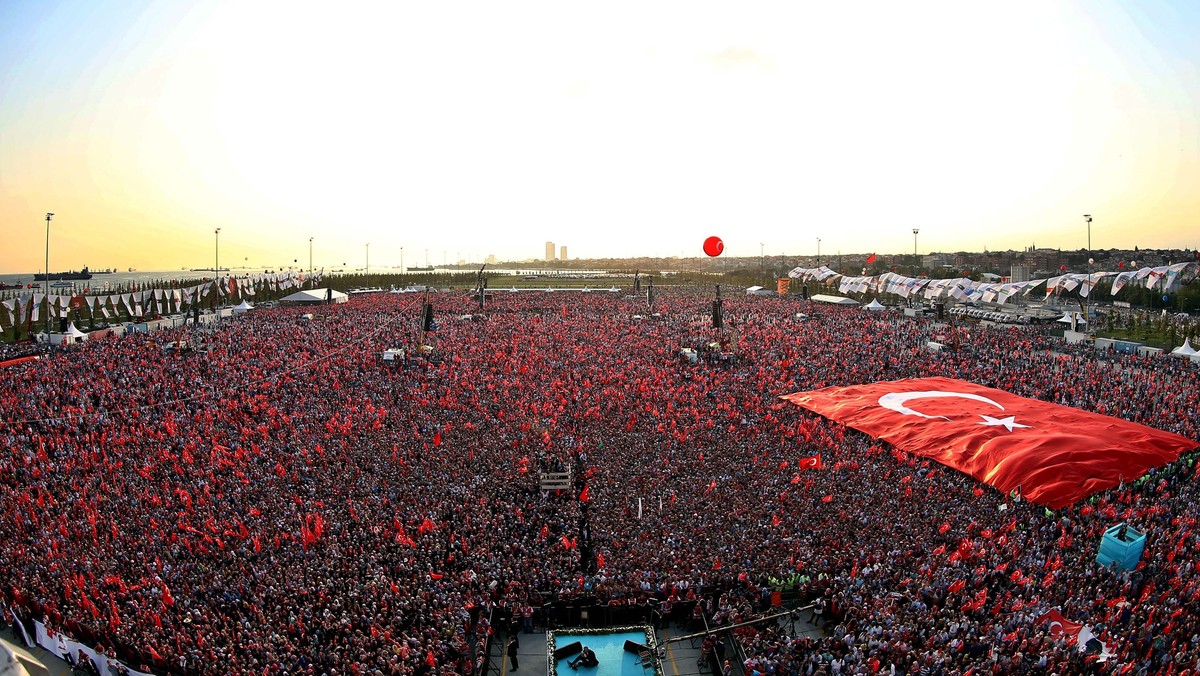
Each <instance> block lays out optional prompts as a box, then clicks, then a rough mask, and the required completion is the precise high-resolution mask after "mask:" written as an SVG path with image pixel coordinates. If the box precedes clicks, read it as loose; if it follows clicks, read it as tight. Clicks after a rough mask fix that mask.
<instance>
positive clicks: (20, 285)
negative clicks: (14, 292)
mask: <svg viewBox="0 0 1200 676" xmlns="http://www.w3.org/2000/svg"><path fill="white" fill-rule="evenodd" d="M23 288H25V282H15V283H13V284H6V283H4V282H0V289H23Z"/></svg>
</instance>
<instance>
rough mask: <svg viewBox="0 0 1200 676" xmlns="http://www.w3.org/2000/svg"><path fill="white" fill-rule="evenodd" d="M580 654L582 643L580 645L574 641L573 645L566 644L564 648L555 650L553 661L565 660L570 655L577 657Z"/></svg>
mask: <svg viewBox="0 0 1200 676" xmlns="http://www.w3.org/2000/svg"><path fill="white" fill-rule="evenodd" d="M581 652H583V644H582V643H580V642H579V641H576V642H574V643H568V644H566V645H565V646H563V647H561V648H556V649H555V650H554V659H555V660H561V659H565V658H567V657H570V656H572V655H578V654H579V653H581Z"/></svg>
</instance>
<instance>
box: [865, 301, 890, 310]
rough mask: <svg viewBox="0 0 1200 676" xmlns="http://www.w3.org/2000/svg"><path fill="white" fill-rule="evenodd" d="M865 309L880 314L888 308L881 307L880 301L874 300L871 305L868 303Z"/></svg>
mask: <svg viewBox="0 0 1200 676" xmlns="http://www.w3.org/2000/svg"><path fill="white" fill-rule="evenodd" d="M863 309H864V310H870V311H871V312H879V311H881V310H886V309H887V308H885V307H884V306H882V305H880V304H879V301H878V300H876V299H872V300H871V302H870V303H867V304H866V305H864V306H863Z"/></svg>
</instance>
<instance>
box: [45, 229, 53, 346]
mask: <svg viewBox="0 0 1200 676" xmlns="http://www.w3.org/2000/svg"><path fill="white" fill-rule="evenodd" d="M51 218H54V214H52V213H49V212H46V344H47V345H49V344H50V219H51Z"/></svg>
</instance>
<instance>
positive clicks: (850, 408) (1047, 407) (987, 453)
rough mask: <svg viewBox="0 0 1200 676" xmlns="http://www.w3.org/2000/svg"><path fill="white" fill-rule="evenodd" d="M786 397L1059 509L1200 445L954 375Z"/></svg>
mask: <svg viewBox="0 0 1200 676" xmlns="http://www.w3.org/2000/svg"><path fill="white" fill-rule="evenodd" d="M783 398H784V399H785V400H787V401H790V402H792V403H794V404H796V405H797V406H801V407H803V408H806V409H808V410H810V411H813V412H815V413H818V414H820V415H823V416H825V417H827V418H830V419H832V420H836V421H837V422H840V423H842V424H844V425H847V426H849V427H853V428H854V429H856V430H860V431H862V432H865V433H867V434H869V435H871V436H872V437H875V438H877V439H881V440H883V441H887V442H888V443H890V444H892V445H893V446H895V447H897V448H899V449H901V450H904V451H907V452H909V453H912V454H914V455H919V456H922V457H927V458H931V459H933V460H936V461H937V462H940V463H942V464H943V465H946V466H948V467H953V468H954V469H957V470H959V471H961V472H964V473H966V474H969V475H971V476H973V477H975V478H976V479H978V480H979V481H982V482H983V483H986V484H988V485H989V486H993V487H994V488H996V489H998V490H1000V491H1002V492H1004V493H1010V492H1011V491H1013V490H1020V491H1021V495H1022V496H1023V497H1025V498H1026V499H1028V500H1031V501H1033V502H1035V503H1038V504H1041V505H1045V506H1047V507H1051V508H1053V509H1060V508H1062V507H1065V506H1067V505H1070V504H1073V503H1075V502H1078V501H1079V500H1082V499H1083V498H1085V497H1087V496H1089V495H1091V494H1092V493H1095V492H1097V491H1101V490H1105V489H1107V488H1111V487H1113V486H1117V485H1118V484H1120V483H1121V482H1122V481H1130V480H1133V479H1136V478H1138V477H1140V476H1142V475H1143V474H1144V473H1145V472H1146V471H1147V470H1149V469H1150V468H1152V467H1160V466H1162V465H1165V464H1167V463H1170V462H1172V461H1174V460H1176V459H1177V458H1178V457H1179V454H1180V453H1183V452H1185V451H1190V450H1192V449H1194V448H1196V447H1197V446H1198V445H1200V444H1197V443H1196V442H1195V441H1192V440H1191V439H1186V438H1184V437H1181V436H1179V435H1176V434H1171V433H1169V432H1163V431H1161V430H1156V429H1153V428H1150V427H1146V426H1144V425H1139V424H1136V423H1131V422H1128V421H1125V420H1120V419H1118V418H1112V417H1109V416H1104V415H1099V414H1096V413H1090V412H1088V411H1083V410H1080V409H1077V408H1071V407H1068V406H1059V405H1058V404H1051V403H1048V402H1044V401H1038V400H1036V399H1028V398H1026V397H1020V396H1017V395H1015V394H1011V393H1009V392H1005V391H1003V390H997V389H993V388H990V387H984V386H982V385H976V384H974V383H969V382H965V381H962V380H955V379H952V378H915V379H908V380H898V381H891V382H878V383H872V384H869V385H853V386H850V387H826V388H824V389H820V390H813V391H809V392H798V393H796V394H790V395H787V396H785V397H783Z"/></svg>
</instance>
